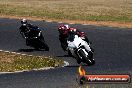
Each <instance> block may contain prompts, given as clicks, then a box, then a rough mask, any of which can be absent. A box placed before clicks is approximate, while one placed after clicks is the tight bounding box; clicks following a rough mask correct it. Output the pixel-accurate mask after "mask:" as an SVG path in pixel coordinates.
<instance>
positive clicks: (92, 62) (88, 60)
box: [78, 50, 95, 65]
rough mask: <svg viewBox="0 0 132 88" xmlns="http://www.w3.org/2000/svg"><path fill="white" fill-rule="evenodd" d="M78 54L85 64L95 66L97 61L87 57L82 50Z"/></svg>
mask: <svg viewBox="0 0 132 88" xmlns="http://www.w3.org/2000/svg"><path fill="white" fill-rule="evenodd" d="M78 53H79V55H80V56H81V57H82V59H83V62H84V63H86V64H87V65H94V64H95V60H94V59H93V58H89V57H88V56H86V55H85V53H84V51H83V50H80V51H79V52H78Z"/></svg>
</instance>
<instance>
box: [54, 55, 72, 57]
mask: <svg viewBox="0 0 132 88" xmlns="http://www.w3.org/2000/svg"><path fill="white" fill-rule="evenodd" d="M56 57H71V56H69V55H63V56H56Z"/></svg>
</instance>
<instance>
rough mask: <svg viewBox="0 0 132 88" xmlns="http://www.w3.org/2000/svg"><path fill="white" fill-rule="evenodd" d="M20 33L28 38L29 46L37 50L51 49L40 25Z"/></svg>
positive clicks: (27, 43)
mask: <svg viewBox="0 0 132 88" xmlns="http://www.w3.org/2000/svg"><path fill="white" fill-rule="evenodd" d="M24 30H25V29H24ZM20 33H21V34H22V36H23V37H24V38H25V39H26V45H27V46H30V47H34V48H35V49H36V50H46V51H49V46H48V45H47V44H46V43H45V41H44V37H43V35H42V31H41V30H40V29H39V28H38V27H32V28H30V30H28V29H26V31H24V32H20Z"/></svg>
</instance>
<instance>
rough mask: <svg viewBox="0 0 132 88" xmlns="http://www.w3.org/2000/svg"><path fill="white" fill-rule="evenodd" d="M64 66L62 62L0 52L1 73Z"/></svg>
mask: <svg viewBox="0 0 132 88" xmlns="http://www.w3.org/2000/svg"><path fill="white" fill-rule="evenodd" d="M60 65H63V61H62V60H57V59H49V58H46V57H43V56H42V57H39V56H28V55H19V54H15V53H7V52H3V51H0V72H14V71H21V70H33V69H40V68H44V67H55V66H60Z"/></svg>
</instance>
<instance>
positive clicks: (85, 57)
mask: <svg viewBox="0 0 132 88" xmlns="http://www.w3.org/2000/svg"><path fill="white" fill-rule="evenodd" d="M67 43H68V48H67V49H68V53H70V54H71V55H72V56H73V57H74V58H75V59H77V63H78V64H80V63H81V62H84V63H86V64H87V65H93V64H95V60H94V59H93V52H92V50H91V48H90V45H89V44H88V43H87V42H86V41H84V40H82V39H81V38H80V37H78V35H72V36H70V37H69V38H68V40H67Z"/></svg>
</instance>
